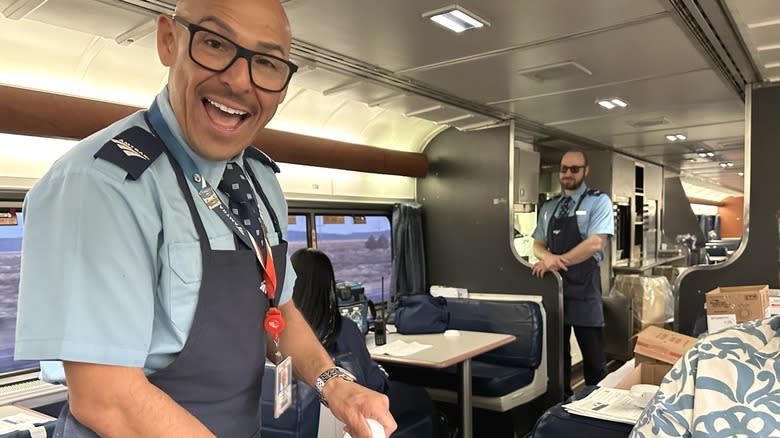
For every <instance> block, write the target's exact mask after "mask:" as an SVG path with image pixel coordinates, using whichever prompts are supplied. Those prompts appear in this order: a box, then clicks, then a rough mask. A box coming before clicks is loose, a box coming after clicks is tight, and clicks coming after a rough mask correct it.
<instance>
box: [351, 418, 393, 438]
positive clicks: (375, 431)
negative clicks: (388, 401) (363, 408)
mask: <svg viewBox="0 0 780 438" xmlns="http://www.w3.org/2000/svg"><path fill="white" fill-rule="evenodd" d="M366 422H367V423H368V427H369V428H371V436H372V438H387V437H386V436H385V428H384V427H382V425H381V424H379V422H378V421H376V420H374V419H373V418H368V419H366ZM344 438H352V435H350V434H349V433H345V434H344Z"/></svg>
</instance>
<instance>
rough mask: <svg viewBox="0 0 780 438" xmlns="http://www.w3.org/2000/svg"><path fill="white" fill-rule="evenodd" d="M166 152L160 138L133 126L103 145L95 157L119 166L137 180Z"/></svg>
mask: <svg viewBox="0 0 780 438" xmlns="http://www.w3.org/2000/svg"><path fill="white" fill-rule="evenodd" d="M164 150H165V145H164V144H163V143H162V141H161V140H160V139H159V138H157V137H155V136H154V135H152V133H151V132H149V131H147V130H145V129H143V128H141V127H140V126H133V127H131V128H130V129H127V130H125V131H122V132H120V133H119V134H118V135H116V136H115V137H114V138H111V139H109V140H108V141H106V142H105V143H103V146H102V147H101V148H100V150H98V151H97V152H96V153H95V155H94V156H95V158H99V159H101V160H105V161H108V162H109V163H113V164H115V165H117V166H119V167H120V168H121V169H123V170H125V171H126V172H127V178H128V179H130V180H136V179H138V178H139V177H140V176H141V174H143V173H144V171H145V170H146V169H147V168H149V166H151V164H152V162H154V160H156V159H157V157H159V156H160V154H162V153H163V151H164Z"/></svg>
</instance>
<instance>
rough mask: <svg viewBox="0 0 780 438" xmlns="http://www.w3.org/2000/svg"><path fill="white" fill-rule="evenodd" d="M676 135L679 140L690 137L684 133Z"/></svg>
mask: <svg viewBox="0 0 780 438" xmlns="http://www.w3.org/2000/svg"><path fill="white" fill-rule="evenodd" d="M675 137H677V140H686V139H687V138H688V137H686V136H685V135H683V134H677V135H675Z"/></svg>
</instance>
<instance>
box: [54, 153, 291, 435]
mask: <svg viewBox="0 0 780 438" xmlns="http://www.w3.org/2000/svg"><path fill="white" fill-rule="evenodd" d="M165 152H166V154H167V155H168V159H169V161H170V162H171V165H172V167H173V168H174V171H175V173H176V178H177V181H178V184H179V188H180V190H181V193H182V195H183V197H184V199H185V200H186V202H187V206H188V207H189V210H190V214H191V215H192V220H193V223H194V225H195V229H196V230H197V234H198V239H199V241H200V249H201V255H202V265H203V266H202V268H203V276H202V279H201V286H200V291H199V295H198V304H197V307H196V310H195V316H194V319H193V323H192V328H191V329H190V333H189V337H188V338H187V341H186V342H185V344H184V347H183V348H182V350H181V352H180V353H179V354H178V355H177V357H176V359H175V360H174V361H173V362H172V363H171V364H170V365H168V366H167V367H166V368H163V369H161V370H159V371H156V372H155V373H153V374H151V375H149V376H148V379H149V381H150V382H151V383H152V384H153V385H155V386H157V387H158V388H160V389H161V390H162V391H163V392H165V393H166V394H168V395H169V396H170V397H171V398H172V399H173V400H175V401H176V402H177V403H178V404H180V405H181V406H182V407H184V408H185V409H186V410H187V411H189V412H190V413H191V414H192V415H193V416H195V417H196V418H197V419H198V420H200V421H201V422H202V423H203V424H205V425H206V427H208V428H209V430H211V431H212V432H213V433H214V434H215V435H217V436H218V437H226V438H243V437H247V438H250V437H259V436H260V422H261V417H260V390H261V382H262V379H263V371H264V369H265V358H266V336H265V330H264V329H263V320H264V318H265V313H266V310H267V308H268V306H269V302H268V299H267V298H266V296H265V295H263V294H261V293H260V291H259V290H260V284H261V281H262V275H263V274H262V271H261V268H260V266H259V264H258V261H257V257H256V255H255V253H254V251H252V250H250V249H249V248H247V247H246V246H245V245H243V244H241V245H240V246H239V248H241V249H239V250H214V249H211V247H210V243H209V238H208V235H207V234H206V231H205V229H204V227H203V223H202V221H201V219H200V216H199V215H198V212H197V210H196V208H195V200H194V199H193V198H192V195H191V193H190V191H189V189H188V187H187V181H186V179H185V177H184V174H183V172H182V170H181V167H180V166H179V164H178V163H177V162H176V160H175V159H174V157H173V156H172V155H171V154H170V152H169V151H168V150H167V149H166V150H165ZM244 168H245V169H246V171H247V173H248V174H249V176H250V178H251V179H252V181H253V183H254V185H255V189H256V190H257V191H258V192H259V194H260V197H261V199H262V200H263V203H264V204H265V207H266V210H267V211H268V213H269V215H270V216H271V218H272V221H273V223H274V226H275V229H276V232H277V234H278V236H279V242H280V243H279V244H278V245H276V246H273V247H271V251H272V254H273V258H274V260H277V261H278V262H277V263H276V264H275V265H276V278H277V281H276V284H277V291H276V296H277V297H278V296H279V295H280V294H281V292H282V288H283V284H284V277H285V271H286V266H287V263H286V262H285V260H286V255H287V242H286V241H284V240H283V239H282V234H281V228H279V221H278V218H277V217H276V213H275V212H274V210H273V208H272V207H271V205H270V203H269V202H268V199H267V197H266V196H265V194H264V193H263V191H262V188H261V187H260V185H259V184H258V183H257V178H256V177H255V176H254V174H253V173H252V172H251V169H250V167H249V166H244ZM237 241H238V242H240V240H237ZM54 436H55V437H57V438H59V437H66V438H70V437H77V438H82V437H84V438H86V437H96V436H97V435H96V434H95V433H94V432H92V431H91V430H89V429H88V428H87V427H85V426H84V425H82V424H81V423H79V422H78V420H76V418H75V417H73V415H72V414H71V412H70V409H69V407H68V405H67V403H66V405H65V406H64V408H63V410H62V412H61V413H60V418H59V421H58V423H57V427H56V429H55V433H54Z"/></svg>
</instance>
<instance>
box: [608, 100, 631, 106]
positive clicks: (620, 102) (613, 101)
mask: <svg viewBox="0 0 780 438" xmlns="http://www.w3.org/2000/svg"><path fill="white" fill-rule="evenodd" d="M610 102H612V103H614V104H615V105H617V106H619V107H621V108H625V107H627V106H628V104H627V103H625V102H624V101H622V100H620V99H618V98H615V99H612V100H610Z"/></svg>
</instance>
